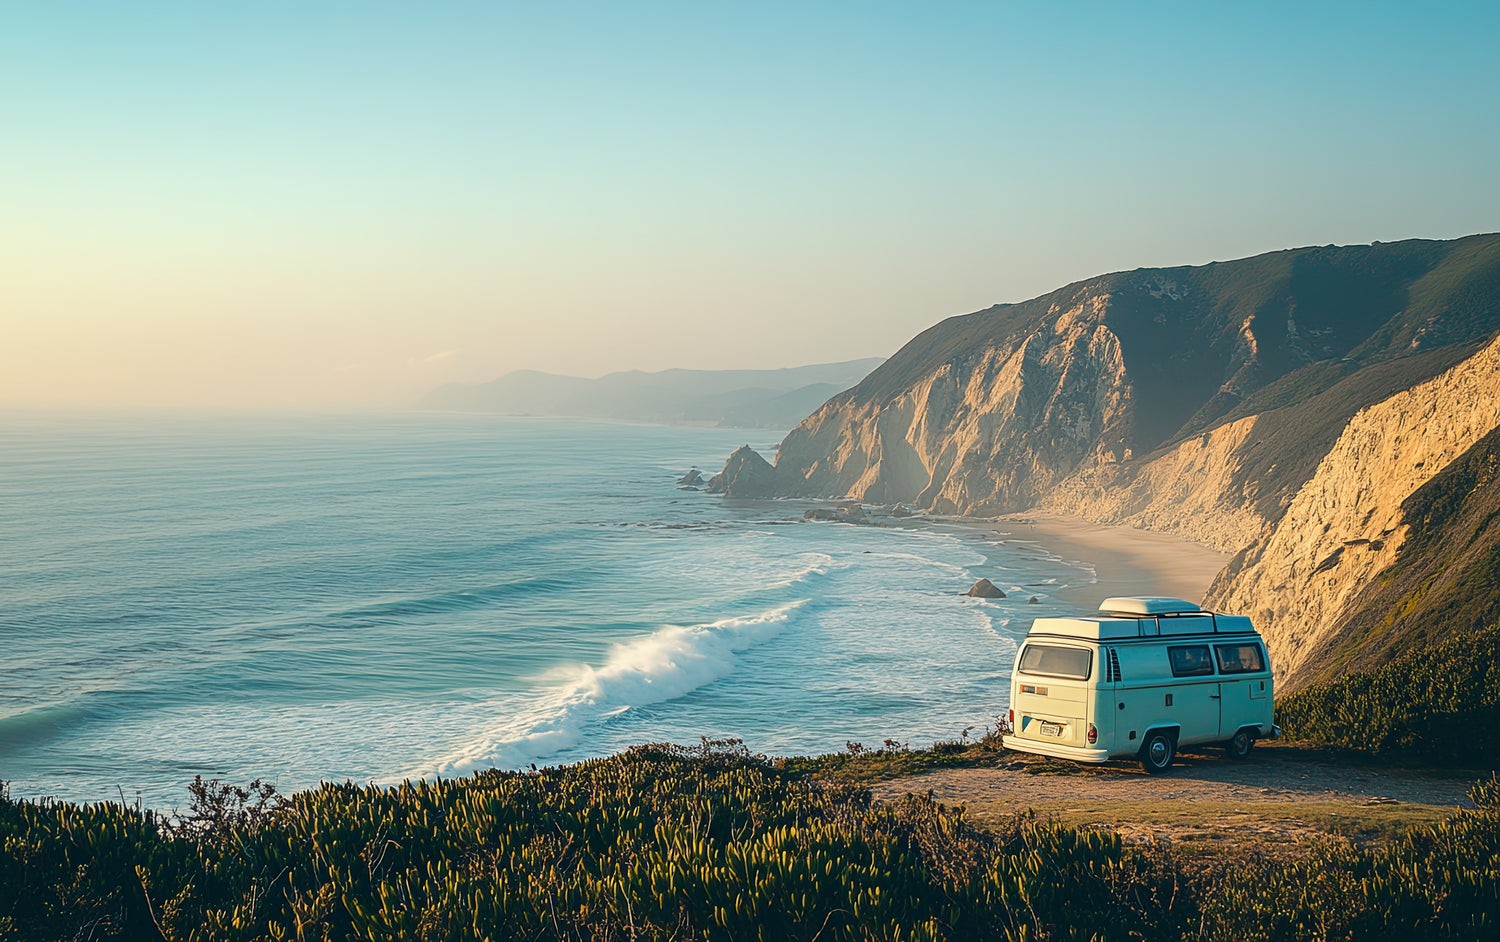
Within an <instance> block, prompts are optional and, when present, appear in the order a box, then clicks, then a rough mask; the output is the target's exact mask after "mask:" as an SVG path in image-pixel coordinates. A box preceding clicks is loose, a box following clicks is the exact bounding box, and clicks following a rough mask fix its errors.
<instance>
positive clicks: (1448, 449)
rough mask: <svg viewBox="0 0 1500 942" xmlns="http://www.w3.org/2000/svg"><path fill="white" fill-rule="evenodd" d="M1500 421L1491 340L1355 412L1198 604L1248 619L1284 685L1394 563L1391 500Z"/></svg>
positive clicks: (1498, 370)
mask: <svg viewBox="0 0 1500 942" xmlns="http://www.w3.org/2000/svg"><path fill="white" fill-rule="evenodd" d="M1497 425H1500V340H1496V341H1494V342H1492V343H1490V344H1489V345H1488V346H1486V347H1484V348H1483V349H1482V350H1481V351H1480V352H1479V353H1478V354H1476V355H1475V356H1473V357H1471V358H1469V359H1468V360H1465V361H1464V362H1462V363H1460V364H1459V365H1458V366H1455V367H1453V368H1452V369H1449V370H1447V371H1446V372H1444V373H1442V374H1440V375H1438V376H1437V377H1435V378H1433V379H1431V380H1429V381H1427V382H1424V383H1420V384H1418V385H1416V386H1414V387H1412V388H1411V389H1409V390H1406V391H1404V392H1401V393H1397V394H1396V395H1394V396H1391V397H1390V398H1388V399H1386V400H1384V401H1382V402H1380V403H1377V404H1376V405H1373V406H1370V407H1368V408H1366V409H1363V410H1361V411H1360V412H1359V413H1358V414H1357V415H1355V416H1354V418H1353V419H1352V420H1351V421H1350V422H1349V424H1348V425H1347V427H1346V428H1345V429H1344V432H1343V434H1342V435H1341V436H1340V437H1339V439H1338V441H1337V442H1336V443H1335V444H1334V446H1333V448H1332V449H1331V450H1330V451H1329V452H1328V453H1327V455H1326V456H1325V457H1324V458H1323V460H1322V462H1321V463H1320V464H1319V465H1318V468H1317V471H1316V472H1315V473H1314V474H1313V477H1312V479H1311V480H1309V481H1308V482H1307V484H1305V485H1304V486H1303V487H1302V489H1301V490H1300V491H1299V492H1298V493H1297V496H1296V497H1295V498H1294V499H1293V501H1292V503H1291V505H1290V506H1289V507H1288V508H1287V511H1286V513H1285V514H1284V515H1283V516H1282V517H1281V519H1280V520H1279V521H1278V522H1277V524H1276V526H1275V527H1274V528H1273V529H1271V530H1270V531H1269V532H1267V533H1266V534H1265V535H1263V536H1262V537H1260V538H1258V539H1256V540H1255V541H1253V542H1252V543H1251V544H1250V545H1249V546H1248V547H1247V548H1246V549H1245V550H1244V552H1243V553H1242V554H1241V555H1240V556H1239V557H1237V558H1236V560H1235V562H1234V563H1232V564H1231V565H1230V566H1229V567H1228V568H1227V569H1225V570H1224V572H1223V573H1221V574H1220V575H1219V578H1218V579H1217V580H1215V582H1214V585H1213V586H1212V587H1211V588H1210V589H1209V592H1208V595H1207V597H1206V598H1205V599H1204V602H1205V604H1207V605H1209V606H1212V607H1213V608H1215V609H1217V610H1219V611H1230V612H1237V613H1243V614H1247V615H1250V616H1251V617H1252V618H1254V619H1255V621H1256V622H1257V624H1258V625H1259V626H1260V628H1261V630H1262V632H1263V633H1264V634H1265V637H1266V644H1267V646H1268V647H1269V649H1270V654H1271V659H1272V662H1273V664H1274V667H1275V670H1276V673H1277V676H1278V679H1279V680H1280V681H1281V682H1282V683H1283V684H1284V685H1285V689H1288V690H1290V689H1295V688H1296V687H1297V686H1299V685H1300V683H1302V682H1303V679H1304V678H1305V676H1306V675H1307V673H1308V672H1309V671H1308V668H1309V667H1310V665H1309V664H1308V662H1307V658H1308V657H1309V655H1310V654H1311V653H1312V652H1314V651H1315V650H1317V649H1319V648H1320V647H1322V646H1325V645H1326V644H1327V642H1328V641H1329V639H1330V638H1331V637H1332V636H1334V635H1335V634H1336V633H1337V632H1338V630H1339V626H1340V624H1341V622H1342V620H1343V618H1344V616H1345V615H1346V614H1347V613H1348V609H1349V606H1350V604H1351V602H1352V601H1353V600H1354V598H1355V597H1356V596H1357V595H1358V594H1359V593H1360V591H1361V590H1362V589H1364V587H1365V586H1366V585H1367V584H1368V583H1369V582H1370V580H1371V579H1374V578H1377V577H1378V576H1379V574H1380V573H1381V572H1382V570H1385V569H1386V568H1387V567H1389V566H1390V565H1391V564H1392V563H1393V562H1394V561H1395V559H1396V554H1397V552H1398V551H1399V550H1400V548H1401V544H1402V541H1403V540H1404V539H1405V535H1406V525H1405V523H1404V522H1403V521H1402V519H1401V503H1402V501H1404V500H1406V498H1407V497H1409V496H1410V495H1411V494H1412V493H1413V492H1414V491H1416V490H1417V489H1418V488H1419V487H1421V486H1422V485H1423V484H1425V483H1426V482H1427V481H1429V480H1431V479H1432V477H1433V476H1434V475H1436V474H1437V473H1438V472H1440V471H1442V470H1443V468H1445V467H1447V466H1448V465H1449V464H1450V463H1452V462H1453V461H1454V460H1455V459H1456V458H1458V457H1459V456H1461V455H1463V454H1464V453H1465V452H1466V451H1468V450H1469V449H1470V448H1471V447H1472V446H1473V445H1474V444H1475V443H1476V442H1477V441H1479V440H1480V439H1481V438H1483V437H1484V436H1485V435H1486V434H1488V433H1489V432H1490V431H1491V430H1492V429H1494V428H1495V427H1496V426H1497Z"/></svg>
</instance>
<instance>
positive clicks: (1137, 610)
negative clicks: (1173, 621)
mask: <svg viewBox="0 0 1500 942" xmlns="http://www.w3.org/2000/svg"><path fill="white" fill-rule="evenodd" d="M1099 611H1101V612H1103V613H1104V614H1106V615H1187V614H1196V613H1199V612H1202V611H1203V609H1201V608H1199V607H1198V606H1197V605H1194V604H1193V603H1192V602H1187V601H1184V600H1182V599H1169V598H1164V597H1162V596H1158V595H1117V596H1114V597H1113V598H1108V599H1105V600H1104V601H1103V602H1101V603H1099Z"/></svg>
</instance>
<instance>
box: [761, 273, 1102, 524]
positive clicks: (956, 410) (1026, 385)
mask: <svg viewBox="0 0 1500 942" xmlns="http://www.w3.org/2000/svg"><path fill="white" fill-rule="evenodd" d="M1109 302H1110V297H1109V295H1108V294H1102V293H1101V294H1092V295H1087V296H1085V297H1083V298H1082V299H1081V300H1080V301H1078V303H1076V304H1075V305H1073V306H1072V307H1071V308H1069V309H1067V310H1058V311H1056V312H1055V318H1054V319H1053V320H1052V322H1051V323H1050V324H1046V325H1044V326H1042V327H1040V328H1038V329H1036V330H1034V331H1031V332H1029V333H1026V334H1025V335H1024V336H1021V337H1020V338H1018V339H1013V340H1010V341H1009V342H1005V341H1002V342H999V343H996V344H995V345H992V346H988V347H986V348H984V349H981V350H979V351H975V352H974V353H973V355H971V356H969V357H966V358H964V359H963V360H962V361H954V360H950V361H948V362H944V363H941V364H939V365H937V366H936V367H934V368H932V369H931V370H930V372H928V373H927V374H926V375H925V376H922V377H920V378H919V379H918V380H917V381H916V382H914V383H912V384H911V385H910V386H908V387H907V388H905V389H904V390H902V391H900V392H899V393H898V394H897V395H895V396H893V397H891V398H889V399H885V400H879V399H864V400H861V399H857V398H855V397H851V396H844V397H840V398H836V399H834V400H832V401H830V402H829V403H827V404H826V405H825V406H824V407H823V408H822V409H821V410H819V411H818V412H817V413H815V414H814V415H813V416H812V417H810V418H809V419H808V420H807V421H805V422H803V423H802V425H800V426H799V427H798V428H796V429H795V430H793V431H792V433H791V434H790V435H788V436H787V438H786V440H785V441H783V442H782V444H781V448H780V451H779V452H778V456H777V462H776V466H777V469H778V471H779V472H781V473H782V474H783V475H787V476H788V480H791V481H798V482H800V483H798V484H796V485H795V486H796V487H797V488H798V489H799V490H801V491H803V492H805V493H812V494H818V495H820V496H844V495H848V496H851V497H857V498H860V499H863V500H868V501H873V502H894V501H905V502H912V503H915V504H917V505H918V506H921V507H926V508H931V509H934V510H938V511H940V512H947V513H952V512H961V513H1002V512H1007V511H1011V510H1018V509H1022V508H1026V507H1030V506H1032V505H1034V504H1035V503H1036V501H1037V499H1038V498H1039V497H1040V496H1041V495H1043V494H1045V493H1046V492H1047V491H1048V489H1050V488H1051V487H1052V486H1053V485H1054V484H1056V483H1057V482H1058V481H1060V480H1062V479H1063V478H1064V477H1065V476H1067V475H1068V474H1069V473H1071V472H1072V471H1073V470H1074V469H1075V468H1076V467H1078V465H1079V464H1080V463H1084V462H1087V463H1089V464H1091V465H1092V464H1098V463H1110V462H1115V461H1119V460H1121V459H1123V458H1126V457H1128V456H1129V446H1128V444H1127V441H1128V432H1129V423H1130V410H1129V402H1130V382H1129V380H1128V379H1127V377H1126V374H1125V364H1124V358H1123V356H1122V354H1121V351H1120V341H1119V338H1118V337H1116V336H1115V334H1114V333H1113V332H1112V331H1111V330H1110V329H1109V328H1108V327H1107V326H1105V325H1104V324H1103V323H1102V321H1103V315H1104V313H1105V311H1106V310H1107V309H1108V307H1109ZM793 476H795V477H793Z"/></svg>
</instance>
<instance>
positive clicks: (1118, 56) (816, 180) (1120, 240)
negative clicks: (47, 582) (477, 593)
mask: <svg viewBox="0 0 1500 942" xmlns="http://www.w3.org/2000/svg"><path fill="white" fill-rule="evenodd" d="M3 23H4V29H0V51H3V55H0V77H3V78H4V80H5V84H6V86H7V87H8V88H10V89H13V90H20V92H19V93H15V94H12V95H9V96H7V97H5V98H4V99H0V118H3V120H4V125H3V126H4V127H5V132H4V134H5V146H4V147H0V206H3V207H4V212H3V213H0V348H3V354H0V356H3V360H0V362H3V364H4V366H3V368H0V408H7V409H14V408H23V409H35V408H44V409H56V408H64V409H75V408H85V409H86V408H97V407H112V408H166V409H181V408H189V409H197V408H216V409H237V410H238V409H250V410H256V409H285V408H299V409H349V408H358V409H365V408H392V407H395V408H400V407H405V406H409V405H410V404H411V403H412V402H414V401H415V400H416V399H418V398H419V397H420V396H421V395H422V394H423V393H425V392H426V391H428V390H430V389H433V388H435V387H437V386H440V385H442V384H444V383H448V382H465V383H482V382H487V381H490V380H493V379H496V378H498V377H500V376H501V375H503V374H505V373H507V372H510V371H512V370H517V369H529V370H537V371H542V372H549V373H560V374H566V375H573V376H581V377H589V378H592V377H597V376H600V375H603V374H606V373H610V372H616V371H621V370H630V369H640V370H644V371H648V372H655V371H659V370H663V369H673V368H678V369H708V370H716V369H776V368H782V367H787V366H796V365H805V364H812V363H829V362H837V361H844V360H851V359H857V358H862V357H887V356H889V355H890V354H892V353H893V352H895V350H896V349H898V348H899V347H900V346H901V345H902V344H904V343H905V342H906V341H907V340H909V339H910V338H911V337H912V336H914V335H915V334H917V333H918V332H919V331H921V330H923V329H925V328H926V327H929V326H931V325H932V324H934V323H936V322H937V321H939V320H941V319H942V318H944V317H948V316H951V315H955V314H963V313H967V312H970V311H974V310H979V309H982V308H985V307H988V306H990V305H992V304H995V303H1000V302H1014V301H1021V300H1025V299H1027V298H1031V297H1034V296H1036V295H1039V294H1042V293H1045V292H1047V291H1050V290H1053V289H1055V288H1057V287H1060V286H1062V285H1064V284H1067V283H1069V282H1073V281H1077V280H1080V279H1083V278H1088V277H1091V276H1094V275H1097V274H1101V273H1104V272H1109V271H1118V270H1125V269H1132V268H1138V267H1167V266H1176V265H1194V264H1203V263H1207V262H1209V261H1215V260H1227V259H1232V258H1240V257H1244V256H1250V255H1256V254H1260V253H1262V252H1267V251H1274V250H1278V249H1285V248H1291V247H1296V246H1305V245H1320V244H1326V243H1342V244H1353V243H1369V242H1371V241H1399V240H1402V239H1408V238H1442V239H1445V238H1456V237H1459V236H1465V235H1471V234H1474V233H1479V232H1490V231H1495V230H1497V229H1500V186H1497V184H1496V182H1495V179H1494V173H1493V168H1494V167H1495V166H1497V165H1500V120H1497V119H1500V99H1497V97H1496V96H1494V95H1493V94H1491V93H1490V91H1489V90H1490V89H1493V88H1495V87H1497V86H1500V61H1497V60H1496V59H1495V57H1493V56H1492V54H1491V51H1490V49H1489V45H1490V41H1489V38H1490V37H1491V36H1493V35H1494V34H1495V27H1496V26H1500V11H1497V10H1496V9H1495V8H1493V7H1491V6H1488V5H1480V4H1452V5H1444V6H1441V7H1418V6H1415V5H1405V4H1387V5H1371V4H1357V5H1356V4H1345V3H1335V4H1322V5H1318V6H1316V7H1308V6H1306V5H1300V4H1299V5H1293V4H1289V3H1288V4H1270V5H1263V6H1257V7H1254V8H1247V9H1205V8H1202V7H1201V6H1198V5H1186V4H1166V5H1158V6H1155V7H1153V8H1152V9H1151V10H1150V11H1149V12H1142V11H1140V10H1134V9H1123V8H1116V7H1114V6H1111V5H1107V4H1084V5H1080V6H1071V7H1068V8H1055V7H1051V6H1046V5H1032V4H1022V5H1013V6H1007V7H1003V8H1002V7H999V6H996V5H989V4H955V5H947V6H944V7H942V8H939V9H922V10H912V9H910V8H907V7H904V6H900V5H895V4H873V5H872V4H863V5H860V6H858V7H854V6H848V7H833V6H829V7H820V8H816V9H808V8H805V7H802V6H791V5H785V4H770V5H761V6H758V7H755V8H753V9H705V8H701V7H695V8H685V7H681V6H676V5H668V4H654V3H648V4H633V5H630V6H629V7H628V8H624V7H619V6H615V5H594V4H564V5H561V6H558V5H554V6H549V7H547V8H545V9H536V8H528V7H524V6H512V5H504V4H501V5H495V4H475V3H441V4H436V5H426V6H422V7H420V8H415V7H408V6H403V5H396V4H385V3H376V4H363V3H362V4H352V3H329V4H321V5H319V6H318V7H317V8H316V9H307V8H304V7H302V6H298V5H291V4H277V3H271V4H257V5H253V6H251V5H215V6H212V7H202V6H199V5H194V4H186V3H161V2H158V3H143V4H132V5H125V6H114V5H97V4H76V3H66V2H64V3H58V4H49V5H45V6H42V7H34V8H26V9H17V10H11V11H9V12H8V13H7V14H6V15H5V18H4V20H3Z"/></svg>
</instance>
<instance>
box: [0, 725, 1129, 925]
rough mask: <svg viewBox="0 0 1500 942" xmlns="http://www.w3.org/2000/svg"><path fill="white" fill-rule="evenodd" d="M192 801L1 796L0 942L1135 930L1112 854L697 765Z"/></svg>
mask: <svg viewBox="0 0 1500 942" xmlns="http://www.w3.org/2000/svg"><path fill="white" fill-rule="evenodd" d="M684 752H691V753H694V754H690V755H685V754H683V753H684ZM200 792H201V795H200V797H204V798H206V799H207V800H206V801H202V802H200V805H201V806H202V810H201V812H200V811H195V812H194V814H193V815H190V816H189V818H188V819H186V820H184V821H163V820H162V819H160V818H158V817H155V816H153V815H151V814H150V813H149V812H142V811H140V810H137V809H132V808H128V807H124V806H121V805H119V804H114V803H107V804H99V805H89V806H80V805H73V804H68V803H63V802H57V803H54V802H28V801H13V800H10V799H9V798H8V797H0V877H3V884H0V885H3V887H4V889H3V892H0V938H6V939H28V940H29V939H72V938H88V937H94V938H105V937H111V936H121V937H144V938H156V937H160V938H164V939H167V940H178V939H194V940H220V939H222V940H239V939H246V940H248V939H262V938H269V939H292V938H304V939H305V938H317V939H575V938H585V939H599V940H607V939H622V940H623V939H669V938H676V939H705V940H708V939H725V940H727V939H764V940H773V939H774V940H783V939H786V940H794V939H802V940H810V939H814V938H817V939H822V940H833V939H844V940H854V939H861V940H863V939H891V940H895V939H1022V938H1027V939H1045V938H1072V937H1075V936H1077V937H1080V938H1088V937H1090V936H1093V935H1102V936H1106V937H1113V936H1122V937H1123V936H1125V935H1128V934H1130V933H1132V932H1134V933H1137V934H1139V933H1141V932H1142V931H1144V930H1145V929H1146V928H1148V927H1149V926H1150V925H1151V924H1152V923H1151V922H1150V921H1149V919H1148V918H1147V917H1146V916H1145V915H1143V914H1142V912H1140V911H1139V907H1138V906H1137V905H1136V904H1135V903H1134V902H1130V903H1129V904H1128V905H1122V902H1121V901H1122V899H1123V898H1124V896H1126V895H1127V892H1126V887H1127V885H1128V884H1129V883H1130V882H1131V881H1129V880H1126V881H1124V882H1122V875H1125V874H1129V873H1131V872H1133V871H1132V869H1131V868H1132V866H1133V865H1132V862H1131V860H1130V859H1129V855H1128V854H1127V853H1126V851H1125V850H1124V848H1123V847H1122V846H1121V843H1120V841H1119V839H1118V838H1117V837H1115V836H1114V835H1111V834H1105V833H1099V832H1079V831H1074V830H1071V829H1068V828H1063V827H1059V826H1057V825H1053V824H1048V823H1044V822H1037V821H1033V820H1030V819H1018V820H1017V822H1016V824H1015V826H1014V827H1012V828H1010V829H1008V830H1006V831H1004V832H1001V833H997V832H990V831H984V830H981V829H978V828H975V827H973V826H972V825H971V824H970V823H969V822H968V821H967V819H966V818H965V816H964V815H963V813H962V812H961V811H958V810H953V809H948V808H944V807H943V806H941V805H938V804H936V803H934V802H933V801H932V800H931V799H930V798H926V797H907V798H905V799H903V800H901V801H897V802H889V803H879V804H876V803H872V802H871V800H870V796H869V793H868V792H867V791H865V790H863V789H860V788H855V787H850V786H839V785H827V784H819V783H815V782H811V781H808V780H804V779H799V778H797V777H795V776H793V775H790V774H787V773H785V772H783V771H780V770H778V769H776V768H774V767H773V766H772V765H771V764H770V763H768V762H766V761H765V760H763V759H760V758H759V757H755V756H749V755H744V754H739V753H737V752H733V751H731V752H729V753H728V754H726V753H724V752H722V751H713V750H712V749H710V748H708V747H707V744H705V747H703V748H702V749H701V750H699V749H694V750H681V749H678V748H664V747H659V746H658V747H642V748H638V749H636V750H633V751H631V752H630V753H628V754H626V755H622V756H616V757H613V758H609V759H597V760H592V761H588V762H583V763H580V764H578V765H574V766H568V767H565V768H557V769H547V770H544V771H542V772H540V773H535V774H521V773H501V772H489V773H483V774H480V775H476V776H473V777H470V778H466V779H460V780H453V781H440V782H417V783H407V784H404V785H400V786H396V787H394V788H380V787H374V786H356V785H352V784H344V785H325V786H323V787H321V788H319V789H316V790H314V791H309V792H303V793H299V794H296V795H292V796H290V797H288V798H286V799H284V800H279V801H275V800H270V801H261V800H260V799H262V798H266V797H267V795H266V793H265V792H264V790H241V791H236V790H233V789H230V790H227V791H226V790H225V788H224V787H223V786H221V785H219V784H218V783H208V785H207V786H200ZM220 825H224V827H220ZM1149 895H1150V894H1148V896H1149ZM1135 896H1139V893H1135Z"/></svg>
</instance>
